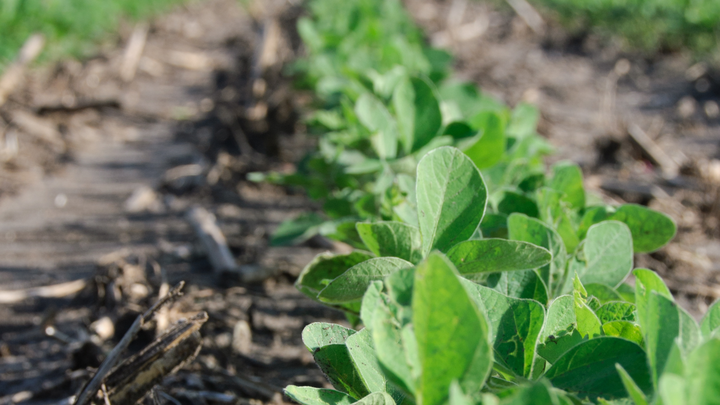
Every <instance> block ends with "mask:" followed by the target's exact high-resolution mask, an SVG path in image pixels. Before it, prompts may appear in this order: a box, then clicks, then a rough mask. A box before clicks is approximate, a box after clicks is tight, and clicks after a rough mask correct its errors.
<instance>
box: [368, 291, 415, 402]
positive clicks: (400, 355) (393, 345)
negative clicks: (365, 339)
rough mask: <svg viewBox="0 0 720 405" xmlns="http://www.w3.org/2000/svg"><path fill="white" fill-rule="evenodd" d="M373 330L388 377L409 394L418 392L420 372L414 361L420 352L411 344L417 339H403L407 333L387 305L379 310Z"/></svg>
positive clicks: (373, 317) (374, 318) (380, 359)
mask: <svg viewBox="0 0 720 405" xmlns="http://www.w3.org/2000/svg"><path fill="white" fill-rule="evenodd" d="M364 319H365V318H364ZM369 327H370V330H371V333H372V338H373V344H374V346H375V351H376V353H377V358H378V361H379V363H380V365H381V366H382V369H383V371H384V374H385V376H387V378H388V379H389V380H391V381H393V382H394V383H395V384H396V385H397V386H398V387H400V388H401V389H402V390H404V391H405V392H407V393H414V392H415V390H416V388H415V387H416V385H417V384H416V380H417V378H418V377H417V375H416V374H419V371H420V370H419V367H418V366H415V365H414V363H416V362H415V361H413V360H412V359H413V358H417V356H418V354H417V350H416V348H415V347H414V346H412V345H409V344H408V343H409V340H414V339H408V340H405V339H403V330H402V329H401V326H400V325H399V322H398V320H397V319H395V318H394V317H393V315H392V313H391V311H390V308H389V307H388V306H387V305H378V306H377V307H376V309H375V311H374V315H373V316H372V324H370V325H369ZM408 327H409V325H408ZM407 333H409V332H406V334H407Z"/></svg>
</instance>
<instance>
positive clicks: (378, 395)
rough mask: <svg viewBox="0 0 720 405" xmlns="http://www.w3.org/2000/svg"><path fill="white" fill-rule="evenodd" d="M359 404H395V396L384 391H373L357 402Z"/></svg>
mask: <svg viewBox="0 0 720 405" xmlns="http://www.w3.org/2000/svg"><path fill="white" fill-rule="evenodd" d="M355 404H357V405H395V401H394V400H393V398H392V397H391V396H390V395H388V394H386V393H384V392H373V393H372V394H370V395H368V396H366V397H365V398H363V399H361V400H359V401H357V402H355Z"/></svg>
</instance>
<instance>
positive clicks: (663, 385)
mask: <svg viewBox="0 0 720 405" xmlns="http://www.w3.org/2000/svg"><path fill="white" fill-rule="evenodd" d="M659 391H660V399H661V400H662V402H661V403H662V404H667V405H685V404H687V403H688V402H686V401H687V382H686V380H685V379H684V378H683V377H682V376H679V375H675V374H663V376H662V377H661V378H660V388H659ZM659 403H660V402H659ZM711 403H714V402H711ZM691 404H693V405H694V403H692V402H691Z"/></svg>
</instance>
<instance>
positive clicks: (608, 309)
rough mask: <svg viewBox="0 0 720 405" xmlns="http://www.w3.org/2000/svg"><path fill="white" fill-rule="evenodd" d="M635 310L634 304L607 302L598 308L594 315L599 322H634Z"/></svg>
mask: <svg viewBox="0 0 720 405" xmlns="http://www.w3.org/2000/svg"><path fill="white" fill-rule="evenodd" d="M636 310H637V308H636V307H635V304H632V303H630V302H622V301H614V302H608V303H606V304H604V305H603V306H601V307H600V308H598V310H597V311H595V314H596V315H597V316H598V318H599V319H600V322H602V323H606V322H612V321H630V322H634V321H635V311H636Z"/></svg>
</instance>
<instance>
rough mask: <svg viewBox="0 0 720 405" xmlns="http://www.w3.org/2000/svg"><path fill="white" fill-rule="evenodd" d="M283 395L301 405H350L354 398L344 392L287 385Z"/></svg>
mask: <svg viewBox="0 0 720 405" xmlns="http://www.w3.org/2000/svg"><path fill="white" fill-rule="evenodd" d="M285 395H287V396H288V397H290V398H291V399H292V400H293V401H295V402H297V403H300V404H302V405H350V404H352V403H353V402H355V401H356V399H355V398H353V397H351V396H349V395H348V394H345V393H344V392H340V391H335V390H330V389H325V388H315V387H298V386H296V385H288V386H287V387H286V388H285Z"/></svg>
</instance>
